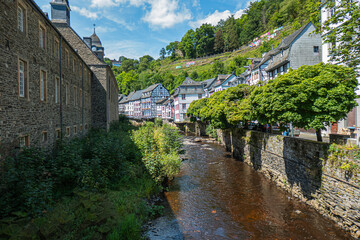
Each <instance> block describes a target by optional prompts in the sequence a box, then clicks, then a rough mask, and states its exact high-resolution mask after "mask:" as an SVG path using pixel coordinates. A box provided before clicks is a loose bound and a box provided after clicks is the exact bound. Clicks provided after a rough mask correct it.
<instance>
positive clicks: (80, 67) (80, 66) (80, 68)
mask: <svg viewBox="0 0 360 240" xmlns="http://www.w3.org/2000/svg"><path fill="white" fill-rule="evenodd" d="M81 70H82V63H80V64H79V75H80V76H81Z"/></svg>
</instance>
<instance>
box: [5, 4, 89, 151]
mask: <svg viewBox="0 0 360 240" xmlns="http://www.w3.org/2000/svg"><path fill="white" fill-rule="evenodd" d="M19 5H20V6H21V7H22V8H23V9H24V10H25V11H24V12H25V24H24V32H21V31H20V30H18V6H19ZM0 12H1V14H0V56H1V62H0V72H1V74H0V154H3V155H6V154H8V153H11V152H13V151H14V150H16V149H18V148H19V139H20V137H24V136H28V137H29V140H30V146H37V147H46V148H47V147H50V146H51V145H52V144H53V143H54V142H55V140H56V135H57V134H56V130H59V129H60V103H59V102H56V99H55V81H56V80H55V79H56V78H60V76H62V78H63V84H62V85H61V88H62V96H61V100H62V102H63V109H62V111H63V129H62V130H63V133H64V134H66V129H67V128H68V130H69V137H72V136H76V135H79V134H83V133H85V132H86V129H87V128H88V127H90V124H91V105H90V104H89V103H90V101H91V85H90V84H91V83H90V79H89V78H88V73H89V72H90V69H89V67H88V66H87V65H86V64H85V63H84V62H83V61H82V59H81V58H80V56H79V55H78V54H77V53H76V51H75V50H74V49H73V48H72V47H71V46H70V45H69V44H68V43H67V42H66V41H65V40H62V39H61V35H60V34H59V33H58V32H57V31H56V29H55V28H54V26H53V25H52V24H51V23H50V21H49V20H48V19H47V17H45V16H44V15H43V14H42V13H41V12H40V11H39V10H38V9H37V8H36V6H34V5H33V3H32V2H31V1H28V0H16V1H1V2H0ZM40 26H43V27H44V28H45V29H46V33H45V48H44V49H43V48H41V47H40V44H39V42H40V41H39V28H40ZM56 41H58V42H59V45H60V44H61V46H62V48H61V55H62V59H60V54H59V52H58V53H57V54H56V51H55V47H56ZM66 55H68V56H69V62H70V63H67V62H66V60H65V56H66ZM19 59H21V60H23V61H25V62H26V74H25V75H26V82H27V86H28V87H27V88H28V90H27V91H26V92H27V94H26V95H27V96H25V97H20V96H19V70H18V66H19ZM73 59H75V68H73V65H72V61H73ZM60 61H61V64H62V72H60ZM41 71H45V72H46V76H47V77H46V84H47V88H46V89H47V91H46V93H47V99H46V101H41V100H40V72H41ZM66 86H68V91H67V92H68V96H69V98H68V99H69V101H68V102H66V96H65V93H66ZM80 90H81V91H80ZM59 94H60V93H59ZM75 98H76V101H75ZM44 132H46V133H47V138H46V139H43V137H44V134H43V133H44Z"/></svg>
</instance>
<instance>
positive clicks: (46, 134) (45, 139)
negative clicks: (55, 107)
mask: <svg viewBox="0 0 360 240" xmlns="http://www.w3.org/2000/svg"><path fill="white" fill-rule="evenodd" d="M47 141H48V133H47V132H46V131H44V132H42V142H43V143H46V142H47Z"/></svg>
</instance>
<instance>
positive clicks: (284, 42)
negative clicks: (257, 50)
mask: <svg viewBox="0 0 360 240" xmlns="http://www.w3.org/2000/svg"><path fill="white" fill-rule="evenodd" d="M309 24H312V23H311V22H309V23H308V24H305V25H304V26H302V27H301V28H299V29H298V30H296V31H295V32H294V33H292V34H291V35H289V36H287V37H286V38H285V39H284V40H282V42H281V43H280V45H279V46H278V47H277V48H276V49H278V51H280V50H282V49H286V48H288V47H290V45H291V43H292V42H293V41H294V40H295V39H296V38H297V36H299V35H300V33H302V32H303V31H304V29H305V28H306V27H307V26H308V25H309Z"/></svg>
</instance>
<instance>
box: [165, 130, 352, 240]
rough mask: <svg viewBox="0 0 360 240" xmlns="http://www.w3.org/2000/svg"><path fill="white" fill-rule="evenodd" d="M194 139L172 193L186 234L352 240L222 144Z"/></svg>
mask: <svg viewBox="0 0 360 240" xmlns="http://www.w3.org/2000/svg"><path fill="white" fill-rule="evenodd" d="M193 139H194V137H191V136H187V137H185V138H184V144H185V147H184V148H185V149H186V155H187V159H188V160H186V161H184V162H183V165H182V169H181V172H180V174H179V176H178V177H177V178H176V179H175V180H174V181H173V183H172V185H171V187H170V191H169V192H167V193H166V198H167V200H168V202H169V204H170V207H171V209H172V212H173V214H174V215H175V217H176V219H177V221H178V223H179V226H180V230H181V232H182V234H183V236H184V238H185V239H327V240H330V239H351V238H350V237H349V236H348V235H347V234H346V233H344V232H343V231H342V230H341V229H339V228H338V227H337V226H336V225H335V224H334V223H333V222H332V221H330V220H328V219H326V218H324V217H322V216H321V215H320V214H318V213H317V212H316V211H315V210H313V209H311V208H310V207H309V206H307V205H305V204H304V203H301V202H300V201H298V200H296V199H293V198H291V196H290V195H289V194H287V193H285V192H284V191H282V190H280V189H278V188H277V187H276V185H275V184H274V183H272V182H270V181H269V180H267V179H266V178H265V177H264V176H262V175H261V174H260V173H258V172H256V171H254V170H253V169H252V168H251V167H249V166H248V165H246V164H244V163H241V162H238V161H235V160H234V159H232V158H229V156H228V155H229V154H228V153H226V152H225V151H224V149H223V148H222V147H220V146H218V145H214V144H203V143H195V142H193V141H192V140H193Z"/></svg>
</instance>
